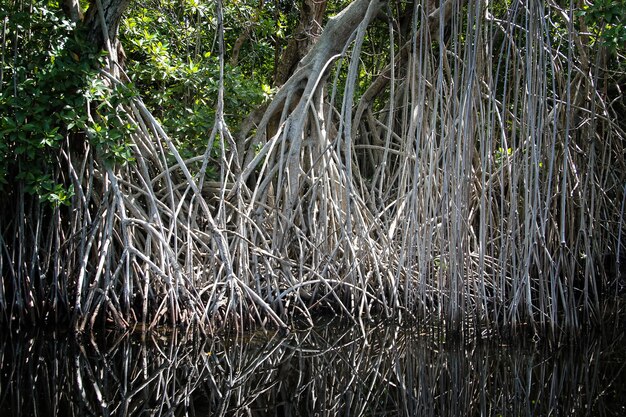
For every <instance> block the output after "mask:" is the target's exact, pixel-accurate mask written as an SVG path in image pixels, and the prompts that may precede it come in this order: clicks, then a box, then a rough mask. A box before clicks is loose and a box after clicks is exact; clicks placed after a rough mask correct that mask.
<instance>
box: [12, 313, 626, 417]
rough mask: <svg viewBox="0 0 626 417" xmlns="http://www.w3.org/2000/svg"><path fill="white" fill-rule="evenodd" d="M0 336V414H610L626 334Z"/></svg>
mask: <svg viewBox="0 0 626 417" xmlns="http://www.w3.org/2000/svg"><path fill="white" fill-rule="evenodd" d="M30 336H32V337H23V338H19V340H16V338H15V337H14V338H13V339H10V338H9V337H7V336H5V337H4V338H3V340H2V342H1V344H0V349H1V351H0V366H1V369H0V371H1V385H0V410H2V413H1V415H2V416H47V415H54V416H214V415H218V416H226V415H228V416H230V415H241V416H314V415H315V416H339V415H341V416H373V415H377V416H379V415H380V416H474V415H475V416H479V415H480V416H500V415H502V416H547V415H555V416H622V415H626V378H625V375H624V372H623V369H622V368H623V367H624V357H625V355H624V346H623V345H624V344H623V340H622V338H621V336H620V337H619V338H613V340H612V341H611V343H606V342H601V341H599V340H596V341H590V342H586V343H578V344H570V345H567V346H566V347H562V348H560V349H556V350H551V351H547V352H546V351H544V350H543V349H539V348H537V346H536V345H531V346H528V347H525V348H520V347H516V346H505V345H496V344H492V343H489V344H486V343H481V344H475V343H474V344H468V345H462V344H459V343H445V342H444V341H442V340H440V338H439V337H438V336H437V335H436V334H433V333H430V332H421V331H417V330H412V331H407V330H403V329H400V328H398V327H395V326H389V325H378V326H373V327H371V328H366V329H360V328H358V327H354V326H347V325H340V324H337V323H331V324H328V325H325V326H321V327H318V328H315V329H310V330H306V331H298V332H294V333H292V334H290V335H288V336H286V337H283V336H281V335H279V334H263V333H254V334H246V335H238V336H236V337H232V338H221V339H220V338H214V339H212V340H208V341H207V340H205V341H200V340H199V339H196V338H194V337H189V336H186V337H183V336H181V335H180V334H176V333H173V334H158V333H155V334H152V335H150V336H149V337H143V338H142V337H140V336H139V335H130V336H129V335H125V336H121V335H115V334H109V335H106V336H105V337H102V338H99V339H87V340H80V341H79V340H75V339H74V338H72V337H70V336H63V335H59V334H56V333H52V334H37V335H30Z"/></svg>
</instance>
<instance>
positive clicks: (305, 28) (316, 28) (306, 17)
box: [274, 0, 327, 86]
mask: <svg viewBox="0 0 626 417" xmlns="http://www.w3.org/2000/svg"><path fill="white" fill-rule="evenodd" d="M326 4H327V1H326V0H303V1H302V8H301V9H300V23H299V25H298V27H297V29H296V31H295V33H294V35H293V36H292V37H291V39H289V42H287V46H286V47H285V49H284V51H283V52H282V54H281V58H280V61H279V62H280V65H278V67H277V68H276V77H275V80H274V83H275V84H276V85H277V86H281V85H283V84H285V82H287V80H288V79H289V77H290V76H291V74H293V72H294V71H295V69H296V67H297V65H298V62H300V60H301V59H302V58H303V57H304V56H305V55H306V54H307V52H309V50H310V49H311V47H312V46H313V45H314V44H315V42H317V40H318V38H319V37H320V35H321V33H322V19H323V18H324V13H325V12H326Z"/></svg>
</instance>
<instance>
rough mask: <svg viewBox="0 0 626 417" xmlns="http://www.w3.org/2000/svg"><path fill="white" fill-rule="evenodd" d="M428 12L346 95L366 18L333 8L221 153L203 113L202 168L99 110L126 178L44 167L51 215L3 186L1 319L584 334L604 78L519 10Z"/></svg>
mask: <svg viewBox="0 0 626 417" xmlns="http://www.w3.org/2000/svg"><path fill="white" fill-rule="evenodd" d="M379 3H380V4H379ZM441 3H442V9H437V10H430V11H429V10H428V9H427V7H426V5H424V7H418V8H416V9H415V14H414V15H413V14H411V16H412V24H411V27H410V29H409V30H408V31H407V32H406V33H405V34H396V38H395V41H393V42H391V43H392V44H393V46H392V53H391V58H390V62H389V63H388V65H387V67H386V68H385V69H384V70H382V72H381V73H380V75H379V76H378V78H374V79H372V80H371V82H370V83H369V85H368V86H366V87H367V88H364V87H363V86H361V87H360V88H361V90H359V92H358V93H357V92H355V91H356V86H357V84H358V80H357V78H358V74H359V64H360V56H361V55H360V54H361V51H362V48H363V40H364V37H365V30H366V28H367V27H368V25H370V24H372V22H373V21H374V19H375V18H376V16H378V12H379V11H380V9H381V8H382V7H383V2H377V1H374V2H364V1H357V2H355V3H354V4H355V5H356V6H350V7H349V8H348V9H347V10H346V12H345V13H343V14H341V15H338V16H337V17H336V18H335V19H334V20H331V22H330V23H329V25H328V27H327V28H326V29H325V32H324V33H323V34H322V36H321V37H320V40H319V41H318V44H316V46H315V47H314V48H313V49H312V50H311V52H310V53H309V55H307V57H306V58H305V59H304V60H303V62H302V63H301V65H300V67H299V68H298V69H297V70H296V73H295V74H294V75H293V76H292V78H291V79H290V80H289V81H288V82H287V83H286V84H285V85H284V86H283V87H282V89H281V90H280V91H279V92H278V93H277V95H276V97H275V98H274V100H273V101H272V103H270V104H269V106H268V108H267V111H266V112H265V114H264V115H263V116H262V117H260V118H259V119H257V120H252V119H251V121H250V123H247V124H246V123H244V124H243V125H242V126H243V127H242V128H241V129H240V130H239V131H238V132H237V134H236V135H231V133H230V131H229V130H228V127H227V126H226V125H225V124H224V122H223V119H222V118H220V114H221V113H220V111H218V118H217V120H216V127H215V129H214V131H213V132H212V135H211V137H210V138H209V140H208V144H212V143H213V142H214V140H213V139H214V138H218V139H219V140H221V141H222V154H221V156H220V157H219V158H218V159H217V160H214V159H212V158H211V156H210V155H211V152H210V149H208V150H207V151H206V152H205V153H204V154H201V155H198V157H196V158H192V159H190V160H186V161H183V160H182V159H181V157H180V155H179V154H178V153H177V151H176V146H175V144H174V143H173V142H172V141H171V139H170V138H168V137H167V135H166V133H165V132H163V131H162V130H161V129H160V127H159V124H158V123H157V122H156V120H154V119H153V118H152V117H151V115H150V113H149V111H148V109H146V108H145V107H144V106H143V105H142V104H141V102H139V101H136V102H135V103H134V104H132V105H131V106H128V107H127V108H124V109H120V117H123V118H125V119H126V120H127V121H129V122H131V123H133V124H134V125H136V126H137V127H138V130H137V131H136V132H135V133H134V134H133V137H132V140H133V143H134V152H135V159H136V162H134V163H130V164H127V165H125V166H123V167H118V168H115V169H113V168H106V166H105V165H103V164H102V163H100V162H99V161H98V160H97V159H94V151H93V150H92V149H88V148H86V149H83V150H81V151H80V152H77V151H76V150H74V151H72V152H70V151H69V150H66V151H65V152H63V153H62V154H61V155H59V161H60V165H61V166H62V167H63V170H62V171H61V172H59V176H60V178H61V179H62V180H63V181H65V182H67V183H71V184H73V185H74V188H75V194H76V195H75V197H74V199H73V200H72V206H71V207H67V208H60V209H56V210H53V211H50V210H45V209H42V208H40V207H39V206H38V205H37V204H36V202H33V201H29V199H28V198H27V197H26V196H25V195H24V194H23V193H22V192H21V191H20V190H14V191H13V194H12V195H11V200H10V201H7V202H5V203H4V207H3V210H4V211H5V212H8V211H12V210H17V211H16V212H15V213H16V216H15V217H14V218H13V219H12V220H8V219H7V218H6V217H4V216H3V219H2V235H1V236H2V241H1V242H0V244H1V246H2V247H1V250H2V257H1V259H2V262H3V265H2V271H3V277H4V287H3V288H2V291H3V292H2V293H1V294H0V303H1V306H2V312H3V314H4V317H3V318H4V320H5V321H8V320H12V319H18V320H20V321H25V322H27V321H30V320H33V321H36V320H37V319H42V318H49V317H53V316H54V317H57V316H58V315H66V316H67V317H69V318H72V319H73V320H74V323H75V325H76V326H77V327H78V328H79V329H84V328H85V327H89V326H93V325H94V324H95V323H100V322H101V321H104V320H107V321H111V322H113V323H114V324H115V325H118V326H127V325H129V324H132V323H135V322H145V323H147V324H151V325H155V324H159V323H169V324H185V325H188V324H199V325H201V326H203V327H204V328H211V327H212V326H215V325H222V324H227V323H234V324H237V325H245V324H247V323H253V322H254V323H260V324H271V325H278V326H284V325H285V324H287V323H288V322H289V320H290V319H291V318H293V317H295V316H298V317H305V318H308V319H309V320H314V316H315V314H318V313H317V312H326V311H333V312H335V313H341V314H346V315H349V316H351V317H355V318H357V317H361V318H374V317H384V318H396V319H400V318H401V319H405V320H406V319H408V318H418V319H419V318H426V317H438V318H440V319H443V320H445V321H446V322H447V323H449V324H450V323H451V325H452V326H453V327H455V326H456V325H459V326H460V324H461V323H464V322H465V323H467V322H471V323H474V325H477V326H480V327H484V328H487V329H490V328H498V327H499V326H513V327H515V326H524V325H529V326H531V327H533V328H535V329H541V328H551V329H553V330H554V329H572V328H573V329H577V328H579V327H580V326H581V325H582V324H584V323H586V322H595V321H597V320H601V319H602V318H603V317H604V314H605V311H604V309H605V306H606V305H607V303H606V301H607V300H609V299H613V300H615V299H616V298H615V297H616V293H617V292H618V287H619V284H620V282H619V281H620V279H619V278H620V270H619V269H620V267H621V268H623V262H624V261H623V258H621V256H620V254H623V253H624V252H625V248H624V241H625V240H626V239H625V238H624V223H623V222H624V199H625V194H624V191H625V185H626V166H625V162H624V160H625V158H624V156H625V154H624V144H625V141H624V139H625V137H626V135H625V133H624V122H623V119H622V120H620V116H619V111H620V109H619V106H620V104H619V103H620V100H623V97H621V96H610V95H609V94H608V93H606V91H607V86H608V85H613V84H614V83H618V82H620V81H618V80H617V81H616V80H615V79H613V78H612V75H611V74H609V73H607V72H604V69H603V68H600V67H594V66H593V62H594V61H593V59H595V58H594V51H593V50H592V49H591V46H589V45H585V44H582V43H580V42H578V43H565V42H564V38H560V39H552V38H551V33H552V32H551V27H550V24H551V23H550V21H548V20H546V19H545V18H544V13H543V11H542V10H539V8H540V5H538V4H537V5H535V4H534V2H531V3H532V4H533V5H529V6H528V7H527V8H523V7H518V8H512V9H511V10H512V11H511V12H510V14H509V15H507V16H506V19H505V20H502V19H500V20H499V19H496V18H494V17H493V16H491V15H490V14H489V12H488V11H486V10H484V9H482V6H481V4H482V3H481V2H476V3H477V4H474V3H473V2H469V3H468V4H467V8H463V6H464V2H450V1H448V2H441ZM367 4H369V8H368V7H364V8H363V9H362V11H361V12H358V7H362V6H364V5H367ZM554 7H556V6H554ZM461 11H463V13H467V14H463V13H461ZM358 13H360V15H358V19H355V18H354V16H357V14H358ZM411 13H413V12H412V11H411ZM563 13H568V11H563ZM346 16H348V17H350V16H351V17H352V19H351V20H350V19H348V18H347V17H346ZM485 16H486V17H485ZM472 18H475V19H476V20H475V21H469V22H468V19H472ZM347 22H352V24H353V27H351V28H350V30H348V29H347V28H346V25H347V24H348V23H347ZM378 24H380V22H378ZM440 24H441V26H440ZM385 25H386V23H385ZM389 25H390V26H389V30H390V33H395V32H394V30H395V27H394V26H393V22H390V23H389ZM440 27H441V30H440ZM341 31H344V32H346V33H345V34H344V33H343V32H341ZM344 35H345V37H343V38H342V36H344ZM572 36H573V35H572ZM331 40H332V42H331ZM325 42H327V43H325ZM342 42H343V43H342ZM390 47H391V46H390ZM368 52H375V51H368ZM598 53H600V52H598ZM340 57H341V59H339V58H340ZM621 82H622V83H623V79H622V81H621ZM622 87H623V86H622ZM611 91H613V90H611ZM620 97H621V98H620ZM622 110H623V109H622ZM622 118H623V116H622ZM208 164H216V165H219V167H220V179H219V180H218V181H215V180H209V179H208V178H206V176H205V175H204V171H205V169H206V167H207V165H208ZM620 260H621V266H620ZM320 314H321V313H320Z"/></svg>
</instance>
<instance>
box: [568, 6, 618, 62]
mask: <svg viewBox="0 0 626 417" xmlns="http://www.w3.org/2000/svg"><path fill="white" fill-rule="evenodd" d="M578 14H579V16H583V18H584V20H585V23H586V24H587V25H588V26H589V27H590V28H591V29H592V30H593V32H594V33H595V34H596V36H597V37H598V38H599V40H600V42H601V43H602V44H603V45H605V46H607V47H608V48H609V49H610V50H612V51H614V52H615V51H617V50H623V49H624V48H625V47H626V0H595V1H594V2H593V4H591V5H585V6H584V8H583V10H581V11H579V13H578Z"/></svg>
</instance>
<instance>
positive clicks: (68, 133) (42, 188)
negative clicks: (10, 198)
mask: <svg viewBox="0 0 626 417" xmlns="http://www.w3.org/2000/svg"><path fill="white" fill-rule="evenodd" d="M3 14H4V15H5V16H8V33H9V34H11V36H7V39H8V41H7V44H6V47H7V50H9V51H11V50H13V51H16V53H15V59H13V60H10V61H8V62H6V63H5V68H4V75H5V77H3V82H2V85H1V91H0V108H2V112H0V186H2V185H3V184H4V185H7V184H12V183H14V182H15V181H18V182H21V183H22V184H24V189H25V190H26V191H27V192H29V193H31V194H34V195H38V196H39V197H40V198H41V200H42V201H47V202H49V203H50V204H51V205H53V206H58V205H60V204H69V201H70V198H71V196H72V194H73V191H72V187H71V186H64V185H62V184H58V183H56V181H55V179H54V178H56V177H57V175H56V173H55V172H57V171H58V168H59V163H58V155H59V151H60V149H61V147H62V146H66V145H67V146H69V147H70V148H72V147H74V148H80V147H81V142H83V141H89V143H90V144H91V145H92V146H94V147H95V148H96V149H97V150H98V151H99V153H100V155H101V157H102V158H103V159H104V160H105V161H106V162H108V163H111V164H115V163H125V162H128V161H131V160H132V154H131V150H130V147H129V145H128V144H127V138H128V135H129V134H130V133H131V132H132V128H131V127H130V126H129V125H128V124H127V123H124V122H123V121H122V120H121V119H120V118H119V116H117V113H118V112H117V108H118V106H119V105H120V104H121V103H123V102H124V101H125V100H127V99H128V98H129V96H131V95H132V93H130V92H129V90H128V89H127V88H124V89H116V88H112V87H111V86H109V85H107V84H105V83H104V82H103V81H102V79H101V78H100V76H99V73H98V68H99V65H100V59H101V54H100V53H98V52H97V51H94V50H93V49H92V48H90V46H89V45H87V44H85V43H84V42H83V41H82V38H83V36H82V32H81V31H80V30H78V29H76V28H75V27H74V24H73V23H71V22H70V21H69V20H67V19H66V18H65V17H64V16H63V14H62V13H61V12H60V10H59V9H57V8H56V6H54V5H50V4H48V3H47V2H41V1H37V2H35V4H34V5H33V8H32V10H28V9H27V10H23V11H22V10H19V9H18V10H8V11H5V12H3ZM5 16H2V17H5Z"/></svg>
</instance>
